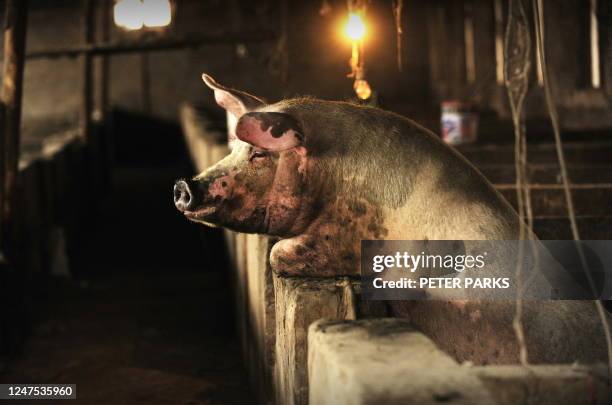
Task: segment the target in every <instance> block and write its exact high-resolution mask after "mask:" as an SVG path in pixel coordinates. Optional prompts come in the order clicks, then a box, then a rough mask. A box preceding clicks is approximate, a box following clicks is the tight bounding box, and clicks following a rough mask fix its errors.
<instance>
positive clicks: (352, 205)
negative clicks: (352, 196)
mask: <svg viewBox="0 0 612 405" xmlns="http://www.w3.org/2000/svg"><path fill="white" fill-rule="evenodd" d="M348 208H349V210H350V211H351V212H353V213H354V214H355V216H357V217H360V216H362V215H364V214H365V213H366V212H367V208H366V206H365V204H363V203H361V202H358V201H352V202H349V204H348Z"/></svg>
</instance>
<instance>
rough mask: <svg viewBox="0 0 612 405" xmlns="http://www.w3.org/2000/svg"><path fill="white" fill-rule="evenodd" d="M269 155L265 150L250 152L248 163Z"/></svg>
mask: <svg viewBox="0 0 612 405" xmlns="http://www.w3.org/2000/svg"><path fill="white" fill-rule="evenodd" d="M268 155H269V152H267V151H265V150H253V151H252V152H251V155H250V156H249V161H251V160H254V159H258V158H263V157H266V156H268Z"/></svg>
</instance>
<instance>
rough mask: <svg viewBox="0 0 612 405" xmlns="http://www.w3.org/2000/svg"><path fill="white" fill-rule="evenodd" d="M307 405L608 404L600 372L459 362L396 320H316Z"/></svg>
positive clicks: (311, 333) (311, 338) (311, 337)
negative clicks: (448, 404) (469, 364)
mask: <svg viewBox="0 0 612 405" xmlns="http://www.w3.org/2000/svg"><path fill="white" fill-rule="evenodd" d="M308 341H309V342H308V343H309V344H308V346H309V353H308V374H309V380H310V388H309V397H310V404H313V405H314V404H317V405H325V404H329V405H331V404H334V405H341V404H377V405H380V404H381V403H384V404H385V405H394V404H440V403H450V404H487V405H488V404H498V405H510V404H517V403H530V404H531V403H533V404H551V405H552V404H559V403H567V404H585V405H586V404H607V403H609V401H608V397H607V391H606V385H605V384H606V380H605V378H604V373H602V372H601V371H600V370H599V369H598V368H597V367H591V368H587V367H577V366H533V367H528V368H525V367H522V366H518V365H517V366H492V367H491V366H485V367H470V366H462V365H459V364H457V363H456V362H455V361H454V360H453V359H452V358H450V357H449V356H448V355H447V354H446V353H444V352H442V351H441V350H439V349H438V348H437V347H436V346H435V344H434V343H433V342H432V341H431V340H430V339H429V338H427V337H426V336H424V335H423V334H421V333H420V332H417V331H415V330H413V329H412V328H411V327H410V324H409V323H408V322H406V321H402V320H399V319H375V320H363V321H353V322H347V321H344V322H340V321H328V320H321V321H318V322H315V323H314V324H312V325H311V326H310V328H309V337H308Z"/></svg>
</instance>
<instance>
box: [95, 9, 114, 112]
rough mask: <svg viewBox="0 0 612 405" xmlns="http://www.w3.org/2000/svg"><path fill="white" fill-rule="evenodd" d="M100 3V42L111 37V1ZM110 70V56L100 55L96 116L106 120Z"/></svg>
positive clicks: (98, 59)
mask: <svg viewBox="0 0 612 405" xmlns="http://www.w3.org/2000/svg"><path fill="white" fill-rule="evenodd" d="M99 3H100V11H101V12H100V18H99V19H98V20H97V22H98V24H99V30H98V34H99V35H100V37H99V38H100V42H102V43H107V42H108V40H109V38H110V10H111V6H112V4H111V2H110V1H108V0H102V1H100V2H99ZM109 70H110V64H109V56H108V55H100V56H98V57H97V59H96V94H97V100H96V105H95V106H94V109H95V111H96V118H97V119H98V120H99V121H104V119H105V118H106V109H107V108H108V100H109V88H108V77H109V76H108V75H109Z"/></svg>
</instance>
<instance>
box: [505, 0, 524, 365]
mask: <svg viewBox="0 0 612 405" xmlns="http://www.w3.org/2000/svg"><path fill="white" fill-rule="evenodd" d="M530 54H531V41H530V36H529V27H528V22H527V17H526V15H525V10H524V8H523V5H522V2H521V0H510V1H509V3H508V23H507V26H506V34H505V40H504V68H505V69H504V70H505V71H504V78H505V84H506V89H507V91H508V98H509V101H510V108H511V110H512V122H513V125H514V136H515V142H514V155H515V156H514V163H515V171H516V194H517V202H518V213H519V244H518V257H517V263H516V285H517V297H516V311H515V315H514V319H513V321H512V327H513V329H514V332H515V334H516V339H517V342H518V345H519V360H520V362H521V364H523V365H527V364H528V363H529V360H528V352H527V345H526V342H525V331H524V328H523V323H522V317H523V298H522V294H523V275H522V271H523V260H522V259H523V255H524V249H525V247H524V240H525V237H526V236H527V234H528V232H529V231H528V229H527V228H526V225H525V194H526V193H525V190H526V189H527V188H528V187H527V185H526V183H525V177H526V176H525V174H526V173H525V172H526V170H525V166H526V150H525V149H526V142H525V125H524V120H523V104H524V101H525V96H526V95H527V89H528V86H529V72H530V70H531V62H530Z"/></svg>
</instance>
